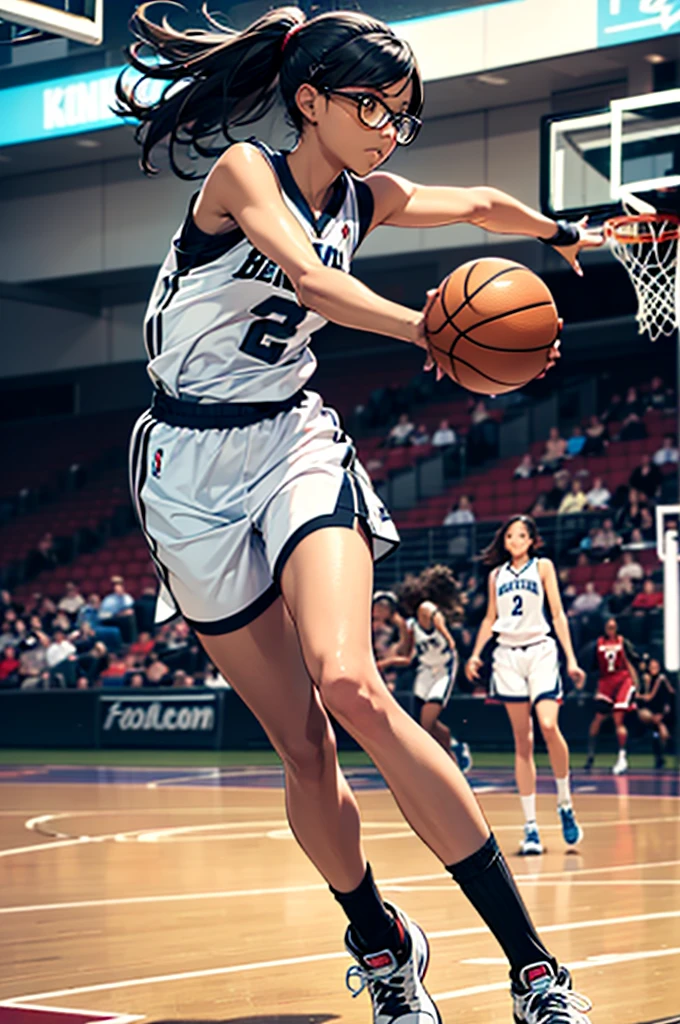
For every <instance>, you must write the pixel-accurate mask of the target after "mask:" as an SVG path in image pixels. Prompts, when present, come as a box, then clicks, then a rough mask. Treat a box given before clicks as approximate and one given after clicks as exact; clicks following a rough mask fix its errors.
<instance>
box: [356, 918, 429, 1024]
mask: <svg viewBox="0 0 680 1024" xmlns="http://www.w3.org/2000/svg"><path fill="white" fill-rule="evenodd" d="M385 906H386V907H387V909H388V910H389V911H390V913H391V914H393V915H394V919H395V921H396V922H397V926H398V928H399V931H400V932H401V933H402V936H403V940H404V941H403V948H402V949H401V951H400V952H399V953H394V952H393V951H392V950H391V949H380V950H377V951H376V952H372V953H367V952H365V951H364V950H362V949H360V948H359V946H358V944H357V942H356V940H355V938H354V936H353V934H352V928H351V926H350V927H349V928H348V929H347V932H346V934H345V948H346V949H347V952H348V953H349V954H350V955H351V956H353V957H354V959H355V960H356V961H357V962H356V964H355V965H353V966H352V967H350V969H349V970H348V971H347V988H348V989H349V990H350V992H351V993H352V995H353V996H358V995H359V994H360V993H361V992H363V991H364V989H365V988H368V991H369V993H370V996H371V1000H372V1002H373V1024H392V1022H393V1021H397V1020H398V1021H399V1024H441V1017H440V1016H439V1010H438V1009H437V1007H436V1006H435V1004H434V1003H433V1002H432V1000H431V999H430V996H429V994H428V993H427V991H426V990H425V986H424V985H423V978H424V977H425V972H426V971H427V965H428V963H429V959H430V947H429V945H428V942H427V939H426V938H425V933H424V932H423V931H422V929H421V928H419V927H418V925H417V924H415V922H413V921H410V920H409V919H408V917H407V916H406V914H405V913H404V912H403V911H402V910H399V908H398V907H395V906H393V905H392V904H390V903H385Z"/></svg>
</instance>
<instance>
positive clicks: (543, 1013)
mask: <svg viewBox="0 0 680 1024" xmlns="http://www.w3.org/2000/svg"><path fill="white" fill-rule="evenodd" d="M511 991H512V1001H513V1004H514V1005H513V1010H514V1014H515V1024H590V1021H589V1019H588V1017H586V1016H585V1014H586V1013H587V1012H588V1010H590V1008H591V1005H592V1004H591V1002H590V1000H589V999H586V997H585V996H582V995H579V994H578V992H574V991H572V983H571V975H570V973H569V971H568V970H567V969H566V967H559V968H558V969H557V972H556V971H555V969H554V968H553V966H552V964H549V963H545V962H541V963H537V964H530V966H529V967H525V968H523V970H522V971H521V973H520V980H519V982H513V983H512V986H511Z"/></svg>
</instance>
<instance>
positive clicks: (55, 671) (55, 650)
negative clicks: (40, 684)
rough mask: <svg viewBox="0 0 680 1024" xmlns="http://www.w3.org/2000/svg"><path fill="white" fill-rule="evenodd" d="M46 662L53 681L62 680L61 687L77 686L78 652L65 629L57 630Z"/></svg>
mask: <svg viewBox="0 0 680 1024" xmlns="http://www.w3.org/2000/svg"><path fill="white" fill-rule="evenodd" d="M45 660H46V662H47V667H48V668H49V670H50V674H51V676H52V679H53V680H57V679H61V680H62V681H61V682H60V684H59V685H61V686H75V682H76V675H77V673H76V668H77V666H78V660H77V650H76V647H75V645H74V644H72V643H71V641H70V640H67V639H66V635H65V633H64V631H63V629H57V630H55V632H54V635H53V637H52V642H51V643H50V645H49V646H48V648H47V650H46V651H45Z"/></svg>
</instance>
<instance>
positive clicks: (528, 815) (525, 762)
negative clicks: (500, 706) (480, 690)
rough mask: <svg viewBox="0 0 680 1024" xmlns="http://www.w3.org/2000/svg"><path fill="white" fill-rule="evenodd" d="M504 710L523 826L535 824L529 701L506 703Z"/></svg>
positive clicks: (533, 764) (532, 748)
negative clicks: (507, 723)
mask: <svg viewBox="0 0 680 1024" xmlns="http://www.w3.org/2000/svg"><path fill="white" fill-rule="evenodd" d="M505 710H506V711H507V713H508V718H509V719H510V725H511V726H512V735H513V738H514V741H515V780H516V782H517V789H518V790H519V798H520V801H521V804H522V811H523V812H524V823H525V825H530V824H532V825H535V824H536V762H535V761H534V726H533V722H532V720H531V705H530V704H529V701H522V702H521V703H520V702H519V701H517V702H516V703H515V702H508V703H507V704H506V705H505Z"/></svg>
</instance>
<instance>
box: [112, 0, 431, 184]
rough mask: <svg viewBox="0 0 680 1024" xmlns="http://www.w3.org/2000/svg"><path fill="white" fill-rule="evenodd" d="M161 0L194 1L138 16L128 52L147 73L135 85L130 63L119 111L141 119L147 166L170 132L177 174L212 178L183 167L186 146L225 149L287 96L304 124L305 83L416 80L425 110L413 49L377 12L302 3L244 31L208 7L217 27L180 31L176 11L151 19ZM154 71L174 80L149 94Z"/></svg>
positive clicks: (294, 117) (417, 102) (210, 23)
mask: <svg viewBox="0 0 680 1024" xmlns="http://www.w3.org/2000/svg"><path fill="white" fill-rule="evenodd" d="M159 2H167V3H170V4H171V6H173V7H179V8H180V9H182V10H183V9H184V8H183V7H182V4H179V3H174V2H173V0H151V2H149V3H142V4H140V6H139V7H138V8H137V9H136V11H135V13H134V14H133V16H132V19H131V22H130V27H131V29H132V32H133V33H134V35H135V36H136V41H135V42H134V43H132V44H131V46H129V47H128V49H127V59H128V63H129V64H130V65H131V67H133V68H134V69H135V70H136V71H138V72H140V73H141V78H138V79H137V81H136V82H134V83H132V84H131V83H130V80H129V78H128V72H127V69H126V70H125V71H124V72H123V73H122V74H121V75H120V77H119V78H118V81H117V83H116V97H117V100H118V106H117V108H116V113H117V114H118V115H119V116H121V117H133V118H135V119H136V120H137V121H138V122H139V123H138V125H137V129H136V133H135V138H136V141H137V142H138V143H139V144H140V146H141V147H142V156H141V165H142V168H143V170H144V171H145V173H147V174H155V173H157V168H156V167H154V165H153V163H152V160H151V153H152V150H153V149H154V147H155V146H156V145H157V144H158V143H159V142H161V141H162V140H163V139H166V138H167V139H168V148H169V154H170V165H171V167H172V170H173V171H174V172H175V174H177V175H178V176H179V177H180V178H184V179H187V180H190V179H193V178H200V177H203V176H204V175H202V174H197V173H195V172H193V171H187V170H185V169H184V168H182V167H180V165H179V164H178V162H177V147H180V148H183V149H184V150H185V151H186V152H187V153H188V154H189V157H190V158H194V157H195V156H197V155H198V156H201V157H211V158H212V157H217V156H220V155H221V153H223V152H224V150H225V149H226V148H227V147H228V146H229V145H230V144H231V143H232V142H234V141H236V140H235V138H234V136H233V134H232V133H233V130H234V129H236V128H242V127H245V126H247V125H250V124H253V123H255V122H256V121H259V120H260V119H261V118H262V117H264V116H265V115H266V114H267V113H268V112H269V110H271V108H272V107H273V106H274V104H275V103H276V102H277V100H282V101H283V104H284V106H285V108H286V111H287V114H288V117H289V120H290V122H291V124H292V125H293V126H294V127H295V128H296V129H297V131H298V132H299V131H301V130H302V115H301V114H300V111H299V109H298V107H297V104H296V101H295V95H296V93H297V90H298V89H299V87H300V86H301V85H302V84H303V83H304V82H310V83H311V84H313V85H318V86H319V87H322V86H328V87H329V88H336V87H337V86H338V85H347V84H353V85H372V86H376V87H383V86H387V85H391V84H393V83H394V82H398V81H400V80H401V79H402V78H410V79H411V81H412V83H413V90H412V98H411V103H410V105H409V110H410V112H411V113H414V114H418V113H419V112H420V109H421V107H422V95H423V94H422V82H421V78H420V72H419V70H418V65H417V63H416V61H415V58H414V56H413V53H412V51H411V48H410V46H409V45H408V43H406V42H404V41H403V40H401V39H398V38H397V36H395V35H394V33H393V32H392V30H391V29H390V28H388V26H387V25H385V24H383V22H381V21H378V20H377V19H376V18H372V17H369V16H368V15H365V14H360V13H357V12H353V11H338V12H330V13H328V14H321V15H318V16H317V17H315V18H311V19H310V20H309V21H307V20H306V19H305V15H304V13H303V12H302V11H301V10H300V9H299V8H298V7H279V8H277V9H275V10H273V11H270V12H269V13H268V14H265V15H263V17H261V18H258V20H257V21H255V22H253V24H252V25H250V26H249V27H248V28H247V29H245V30H244V31H243V32H237V31H236V30H235V29H232V28H228V27H227V26H225V25H223V24H222V23H221V22H220V21H218V20H217V19H216V18H215V16H214V15H211V14H209V13H208V11H207V10H206V7H205V6H203V8H202V9H201V13H202V15H203V18H204V19H205V21H206V22H207V27H206V28H190V29H185V30H180V29H176V28H173V26H172V25H171V24H170V22H169V20H168V18H167V17H166V16H164V17H163V18H162V19H161V20H160V21H154V20H153V19H152V18H151V17H150V13H149V9H150V8H151V7H154V6H156V5H157V3H159ZM143 51H146V52H145V53H144V56H142V53H143ZM154 79H156V80H160V81H164V82H167V85H166V86H165V88H164V89H163V91H162V93H161V95H160V97H159V98H157V99H154V100H151V101H149V102H145V101H144V99H143V97H142V94H143V88H144V84H145V83H147V82H148V81H149V80H154ZM220 136H221V138H220Z"/></svg>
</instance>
